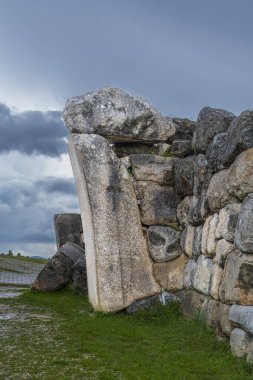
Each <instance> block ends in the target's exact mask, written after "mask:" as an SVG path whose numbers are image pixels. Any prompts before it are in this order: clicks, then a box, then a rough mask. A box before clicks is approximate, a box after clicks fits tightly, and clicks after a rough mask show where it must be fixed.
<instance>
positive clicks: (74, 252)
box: [60, 243, 85, 263]
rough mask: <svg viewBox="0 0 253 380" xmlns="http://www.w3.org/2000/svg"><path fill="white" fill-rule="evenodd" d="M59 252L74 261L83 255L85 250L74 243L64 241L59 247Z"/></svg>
mask: <svg viewBox="0 0 253 380" xmlns="http://www.w3.org/2000/svg"><path fill="white" fill-rule="evenodd" d="M60 252H61V253H62V254H64V255H65V256H67V257H68V258H70V259H71V260H72V261H73V263H75V262H76V261H77V260H78V259H79V258H81V257H85V250H84V249H83V248H81V247H80V246H79V245H77V244H74V243H66V244H64V245H63V246H62V247H61V248H60Z"/></svg>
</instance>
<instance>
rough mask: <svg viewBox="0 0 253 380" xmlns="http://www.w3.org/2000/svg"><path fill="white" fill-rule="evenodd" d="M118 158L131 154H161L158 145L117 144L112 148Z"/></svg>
mask: <svg viewBox="0 0 253 380" xmlns="http://www.w3.org/2000/svg"><path fill="white" fill-rule="evenodd" d="M112 149H113V151H114V152H115V153H116V155H117V157H119V158H122V157H125V156H129V155H131V154H159V152H160V148H159V147H158V144H151V143H149V144H144V143H116V144H114V145H113V146H112Z"/></svg>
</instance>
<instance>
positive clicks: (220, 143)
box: [206, 132, 227, 173]
mask: <svg viewBox="0 0 253 380" xmlns="http://www.w3.org/2000/svg"><path fill="white" fill-rule="evenodd" d="M226 138H227V133H226V132H225V133H219V134H218V135H216V136H215V137H214V139H213V140H212V141H211V142H210V144H209V146H208V149H207V151H206V158H207V161H208V168H209V170H210V171H211V172H213V173H215V172H217V171H219V170H222V169H225V167H224V165H223V164H222V159H223V155H224V150H225V144H226Z"/></svg>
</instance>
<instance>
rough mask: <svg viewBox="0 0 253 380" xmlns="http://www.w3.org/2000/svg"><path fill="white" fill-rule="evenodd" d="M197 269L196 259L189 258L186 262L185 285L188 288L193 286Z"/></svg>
mask: <svg viewBox="0 0 253 380" xmlns="http://www.w3.org/2000/svg"><path fill="white" fill-rule="evenodd" d="M196 269H197V263H196V261H195V260H189V261H188V263H187V264H186V267H185V271H184V287H185V288H186V289H192V288H193V281H194V275H195V272H196Z"/></svg>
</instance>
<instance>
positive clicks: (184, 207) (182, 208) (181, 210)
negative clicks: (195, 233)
mask: <svg viewBox="0 0 253 380" xmlns="http://www.w3.org/2000/svg"><path fill="white" fill-rule="evenodd" d="M191 204H192V197H191V196H187V197H185V198H184V199H183V200H182V201H181V202H180V203H179V205H178V208H177V220H178V222H179V224H180V226H181V227H183V228H184V227H186V226H187V224H188V221H189V209H190V206H191Z"/></svg>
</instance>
